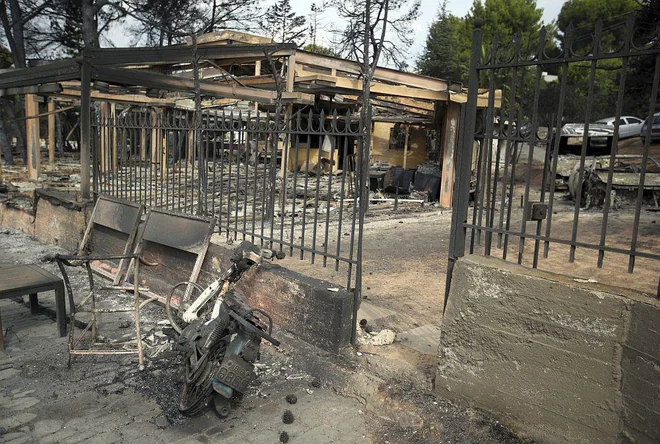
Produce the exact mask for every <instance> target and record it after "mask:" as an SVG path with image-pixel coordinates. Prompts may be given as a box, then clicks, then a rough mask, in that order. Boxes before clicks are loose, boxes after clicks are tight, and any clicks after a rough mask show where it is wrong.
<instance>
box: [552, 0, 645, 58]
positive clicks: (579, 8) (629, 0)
mask: <svg viewBox="0 0 660 444" xmlns="http://www.w3.org/2000/svg"><path fill="white" fill-rule="evenodd" d="M637 10H639V3H638V2H637V1H636V0H607V1H602V0H569V1H567V2H566V3H564V5H563V6H562V8H561V11H560V12H559V16H558V17H557V26H558V27H559V29H560V30H561V31H562V32H565V31H566V29H567V28H568V25H569V24H570V23H572V24H573V26H574V27H575V34H576V38H575V43H574V45H573V50H576V51H577V50H580V49H582V48H585V47H590V46H591V35H592V33H593V31H594V24H595V23H596V21H597V20H598V19H602V20H603V28H604V32H603V36H602V45H603V46H604V48H612V47H615V46H616V45H617V44H618V43H619V42H620V41H621V39H622V37H623V33H624V30H625V27H624V26H623V23H624V22H625V20H626V16H627V15H629V14H631V13H633V14H634V13H635V12H636V11H637Z"/></svg>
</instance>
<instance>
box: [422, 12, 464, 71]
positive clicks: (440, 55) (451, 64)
mask: <svg viewBox="0 0 660 444" xmlns="http://www.w3.org/2000/svg"><path fill="white" fill-rule="evenodd" d="M459 26H461V19H460V18H458V17H455V16H453V15H452V14H450V13H448V12H447V0H445V1H443V2H442V5H440V11H439V12H438V19H437V20H436V21H435V22H433V23H432V24H431V26H430V27H429V32H428V36H427V37H426V46H425V47H424V51H423V52H422V55H421V57H420V58H419V59H418V60H417V71H418V72H419V73H420V74H424V75H427V76H433V77H438V78H441V79H447V80H454V81H457V82H464V83H465V82H466V81H467V71H468V67H467V66H466V65H465V64H464V63H461V62H462V60H461V57H460V52H459V49H460V48H459V45H460V42H459V36H458V27H459Z"/></svg>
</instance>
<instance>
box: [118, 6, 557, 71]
mask: <svg viewBox="0 0 660 444" xmlns="http://www.w3.org/2000/svg"><path fill="white" fill-rule="evenodd" d="M565 1H566V0H537V2H536V4H537V6H538V7H540V8H543V22H545V23H550V22H551V21H552V20H554V19H556V18H557V15H558V14H559V11H560V10H561V7H562V5H563V4H564V3H565ZM322 2H323V0H316V1H315V0H291V6H292V8H293V10H294V11H295V12H296V13H297V14H300V15H305V16H309V13H310V9H309V8H310V6H311V5H312V4H314V3H317V4H321V3H322ZM440 2H441V0H422V3H421V14H420V17H419V19H418V20H417V23H416V24H415V27H414V31H415V39H414V44H413V46H412V48H411V51H410V53H411V60H416V59H417V57H418V56H419V54H420V53H421V52H422V50H423V48H424V44H425V43H426V35H427V33H428V29H429V25H430V24H431V22H433V21H434V20H435V18H436V16H437V12H438V8H439V6H440ZM272 3H273V1H272V0H264V1H263V5H264V7H267V6H268V5H270V4H272ZM471 6H472V1H470V0H448V1H447V9H448V11H449V12H450V13H451V14H453V15H455V16H457V17H463V16H464V15H465V14H466V13H467V12H468V10H469V9H470V7H471ZM333 20H335V22H334V23H333ZM319 22H320V23H319V31H318V33H317V43H318V44H321V45H326V46H330V45H329V42H328V41H327V39H328V37H329V33H327V31H326V32H324V31H323V30H322V29H320V28H322V27H323V25H325V27H326V28H329V27H330V25H331V23H332V24H334V25H335V26H339V24H338V23H336V17H334V16H333V15H332V13H330V12H326V13H324V14H322V15H320V17H319ZM110 38H111V39H112V43H113V44H114V45H115V46H129V45H130V44H131V43H132V42H131V38H130V36H129V35H128V33H126V32H125V30H122V29H120V28H119V27H115V28H114V29H112V30H111V32H110Z"/></svg>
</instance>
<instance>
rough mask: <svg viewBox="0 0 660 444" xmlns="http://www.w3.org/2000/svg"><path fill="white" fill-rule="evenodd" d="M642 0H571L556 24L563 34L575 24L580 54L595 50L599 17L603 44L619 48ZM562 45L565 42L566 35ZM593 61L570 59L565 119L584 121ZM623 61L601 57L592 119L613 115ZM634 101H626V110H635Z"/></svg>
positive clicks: (575, 43)
mask: <svg viewBox="0 0 660 444" xmlns="http://www.w3.org/2000/svg"><path fill="white" fill-rule="evenodd" d="M638 10H639V3H638V2H637V1H635V0H608V1H607V2H602V1H598V0H569V1H567V2H566V3H564V5H563V6H562V9H561V11H560V13H559V16H558V19H557V25H558V27H559V29H560V31H561V32H562V33H563V35H564V36H566V35H567V30H568V29H569V25H570V24H572V25H573V27H574V29H573V33H574V37H573V41H572V44H571V50H572V51H574V52H575V53H577V54H587V53H589V52H591V51H593V33H594V30H595V23H596V22H597V21H598V20H599V19H600V20H602V23H603V31H602V35H601V39H600V47H601V48H602V49H603V50H605V51H608V50H615V49H617V48H618V47H619V46H620V45H621V43H622V41H623V38H624V35H625V29H626V28H625V22H626V20H627V18H628V16H629V15H631V14H635V13H637V11H638ZM561 41H562V47H563V46H564V42H563V39H562V40H561ZM591 65H592V63H591V62H577V63H571V64H570V65H569V68H568V79H567V81H568V88H569V89H570V91H571V93H570V94H568V95H567V96H566V102H565V105H564V120H565V121H574V122H581V121H583V120H584V118H585V115H586V111H587V102H588V98H589V80H590V75H591ZM621 67H622V62H621V60H620V59H608V60H600V61H598V63H597V65H596V71H595V74H594V83H593V94H592V99H591V100H592V104H591V118H590V120H592V121H593V120H598V119H601V118H604V117H610V116H613V115H614V113H615V110H616V97H617V94H616V92H617V90H618V88H619V79H620V75H621ZM630 105H631V102H630V101H629V100H626V103H624V110H623V112H624V114H630V113H633V114H634V110H633V108H634V107H633V106H630Z"/></svg>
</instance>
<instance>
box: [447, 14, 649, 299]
mask: <svg viewBox="0 0 660 444" xmlns="http://www.w3.org/2000/svg"><path fill="white" fill-rule="evenodd" d="M479 22H480V21H479V20H477V21H476V24H475V25H476V27H475V30H474V34H473V40H472V54H471V61H470V72H469V84H468V100H467V103H466V105H465V109H464V116H465V117H464V121H463V122H462V125H461V133H462V134H461V140H462V144H461V147H462V149H460V150H459V151H458V153H457V161H456V165H457V166H456V168H457V171H456V183H455V187H454V195H453V214H452V225H451V238H450V247H449V262H448V270H447V285H446V296H448V295H449V288H450V283H451V275H452V270H453V267H454V264H455V262H456V260H457V259H458V258H459V257H462V256H464V255H465V252H466V250H467V251H468V252H469V253H470V254H472V253H479V254H483V255H486V256H489V255H494V256H497V257H501V258H503V259H505V260H507V259H508V260H510V257H511V256H512V255H513V256H514V257H515V259H514V260H515V261H517V263H519V264H524V265H530V266H532V267H534V268H537V267H538V266H539V261H540V260H543V259H545V258H548V253H549V251H550V249H551V246H552V248H555V249H560V247H562V246H563V248H566V249H567V251H566V256H565V257H566V259H567V261H568V262H569V263H572V262H574V261H575V259H576V251H577V249H578V248H580V249H584V250H583V251H594V256H595V257H594V262H593V265H595V266H597V267H598V268H600V267H603V264H604V263H605V262H606V260H605V259H606V254H607V255H608V257H607V258H608V260H609V261H610V264H612V263H613V262H616V259H614V261H612V259H611V257H612V256H613V257H616V256H618V257H619V258H620V257H621V255H623V257H626V256H627V271H628V273H633V271H635V270H637V269H638V268H639V266H638V267H637V269H636V268H635V265H636V259H638V263H639V262H640V261H641V260H642V259H643V260H644V261H645V265H644V266H645V267H652V268H651V269H652V270H660V268H659V267H660V261H659V260H660V251H659V250H660V248H658V246H659V243H658V238H659V236H658V231H657V229H653V228H649V227H654V226H651V225H650V223H652V222H653V221H647V219H648V218H647V217H646V215H645V212H646V213H649V214H650V212H648V211H646V210H644V208H650V209H652V210H656V211H657V207H658V198H659V197H660V186H658V185H660V184H657V183H655V181H656V173H658V174H660V169H659V168H658V162H657V161H656V160H655V159H654V158H653V157H652V156H651V155H650V147H651V146H655V145H653V144H652V140H651V138H650V137H646V138H642V142H643V143H638V144H637V145H636V146H637V147H638V148H636V149H637V150H638V152H636V153H635V154H632V155H627V156H621V155H620V153H619V152H618V151H619V148H618V147H619V139H620V137H619V131H620V122H623V123H625V122H624V121H623V120H621V118H622V116H624V115H625V112H626V106H627V105H626V99H627V92H629V90H627V78H628V77H630V75H631V74H630V73H631V72H632V67H633V64H634V63H637V61H639V60H644V61H645V62H646V63H647V64H648V65H649V66H651V67H652V68H651V70H650V72H648V85H647V89H648V90H647V91H646V92H645V94H646V96H645V97H646V104H647V105H646V106H647V107H648V108H646V110H645V113H644V114H645V115H644V116H643V117H644V118H646V119H647V122H651V121H652V120H653V116H654V114H655V113H656V108H658V110H660V106H658V103H657V97H658V83H659V79H660V30H659V29H658V28H657V27H656V26H657V24H651V28H650V30H649V29H648V27H647V30H646V32H641V31H640V27H639V26H636V25H635V20H634V18H628V19H625V18H624V19H623V20H620V21H619V22H617V23H609V24H607V26H605V24H604V23H603V22H602V21H598V22H597V23H596V24H595V28H594V30H591V31H588V32H587V33H586V34H584V35H582V36H579V35H577V34H578V33H577V32H576V30H575V29H574V28H573V27H572V26H571V27H569V28H568V29H567V30H566V31H565V33H564V37H563V39H562V40H561V42H560V46H559V49H557V50H556V51H555V52H554V53H552V51H551V50H549V49H548V47H549V46H551V45H549V44H548V40H549V39H550V37H549V36H547V35H546V30H545V29H542V30H541V32H540V34H539V35H538V36H536V37H537V38H536V41H535V42H534V39H532V38H529V36H528V37H527V42H530V41H532V42H533V43H532V45H533V46H532V49H531V51H526V50H525V47H524V46H525V45H524V44H525V43H526V42H524V41H523V38H521V36H514V37H513V38H512V39H511V41H510V42H506V43H505V44H500V43H499V42H498V39H497V37H494V38H493V39H492V44H491V45H490V47H489V48H487V49H482V43H483V42H484V31H483V30H482V29H481V27H482V25H483V22H481V23H479ZM614 35H616V36H617V37H616V38H613V36H614ZM585 38H586V39H588V42H587V43H588V44H586V45H585V41H584V40H585ZM606 41H607V44H605V42H606ZM576 42H579V43H580V45H576ZM576 46H579V47H581V48H583V49H582V50H576V49H575V48H576ZM612 61H614V62H612ZM604 64H608V66H607V68H608V69H615V70H616V72H617V74H616V77H617V80H616V88H615V90H613V91H612V96H611V98H612V99H613V98H614V95H616V102H615V107H614V109H612V110H611V114H612V115H614V116H615V119H614V128H613V130H612V131H611V134H610V136H606V137H605V138H604V141H605V147H604V148H601V149H604V150H605V155H604V156H596V155H592V154H591V153H590V150H591V151H593V149H594V146H595V145H597V143H596V142H599V138H598V137H596V135H595V134H596V133H595V132H594V128H595V127H597V125H593V124H591V130H590V122H591V121H592V116H594V114H596V113H598V112H600V113H601V114H602V110H600V109H595V107H596V106H598V105H597V104H596V103H595V93H594V86H599V85H597V81H598V80H597V79H598V77H597V75H596V74H597V72H598V70H600V69H604V66H602V65H604ZM612 65H613V66H614V67H612ZM572 66H579V67H580V68H581V69H585V70H587V71H586V72H588V93H587V95H586V100H585V102H584V103H583V104H580V105H584V113H581V112H580V113H579V117H580V118H581V119H583V120H582V121H583V122H584V125H583V127H580V128H582V132H583V134H582V137H581V140H580V138H579V137H574V138H573V139H577V140H578V145H577V147H576V153H575V154H576V155H575V156H574V157H570V156H568V157H567V158H568V159H569V160H571V159H572V160H571V161H573V162H574V166H573V170H572V171H571V174H570V177H569V179H570V183H569V184H568V185H569V188H570V191H571V192H572V195H573V200H574V202H572V201H570V202H569V199H568V198H566V197H565V196H563V195H561V187H560V184H559V183H558V180H559V179H560V178H561V177H563V176H562V171H560V170H561V165H559V167H558V164H559V163H561V162H560V158H562V159H565V158H563V157H562V156H561V154H562V152H564V151H566V149H567V143H568V141H570V140H572V139H570V138H569V137H568V135H567V134H566V132H565V131H564V132H562V128H563V127H564V124H565V123H566V120H568V119H567V117H570V118H572V119H576V118H578V117H576V115H577V114H576V113H575V112H573V114H572V115H570V114H571V112H569V110H567V109H566V103H567V97H569V95H571V94H574V91H575V90H574V89H573V84H572V78H571V76H570V75H569V74H570V72H571V71H570V69H571V67H572ZM551 70H554V71H556V72H557V79H556V82H557V85H556V86H557V89H556V92H557V94H551V95H547V94H546V95H544V94H543V85H544V84H543V83H542V82H544V81H545V80H544V78H545V77H546V71H551ZM486 93H487V94H488V96H487V97H488V105H487V106H486V107H485V108H483V109H478V107H477V99H478V97H479V95H481V94H486ZM498 93H501V95H500V94H498ZM548 109H550V110H551V111H550V112H547V110H548ZM544 110H546V112H544ZM657 119H660V117H658V118H657ZM649 128H650V125H649ZM590 131H591V132H590ZM569 135H570V134H569ZM576 136H579V135H576ZM601 142H602V140H601ZM607 149H609V152H607ZM654 149H657V147H656V148H654ZM524 157H526V158H527V159H526V161H523V160H522V159H523V158H524ZM624 160H625V162H627V164H626V166H625V167H626V168H628V170H626V171H628V173H626V174H628V176H626V177H628V178H632V179H630V180H633V182H631V183H628V186H627V188H626V187H625V186H621V184H620V183H619V182H618V179H619V176H620V174H619V172H620V171H621V169H622V168H624V167H622V164H624V163H625V162H624ZM562 162H563V160H562ZM535 164H536V168H537V170H538V171H537V174H535V173H534V168H535V167H534V165H535ZM558 168H559V169H558ZM594 174H596V175H597V176H598V177H595V178H594ZM539 175H540V178H539V177H538V176H539ZM658 177H660V176H658ZM615 179H616V180H615ZM596 180H599V181H600V182H599V183H598V186H599V187H600V188H599V189H598V192H599V193H600V194H599V195H598V199H595V198H592V197H591V195H590V194H589V193H590V192H591V191H592V188H593V187H592V185H593V183H594V181H596ZM520 181H521V182H522V184H520V185H519V182H520ZM624 185H625V183H624ZM556 190H559V191H556ZM623 193H627V194H626V196H628V197H629V201H628V203H629V204H628V205H627V208H626V209H622V210H621V214H622V216H621V217H622V218H624V219H625V220H626V221H629V222H627V223H628V226H629V227H630V230H631V231H630V233H629V234H630V236H629V239H628V238H626V239H625V240H621V239H619V237H621V236H618V237H617V236H612V235H610V234H609V232H608V226H609V225H611V224H612V218H611V217H610V216H611V214H612V213H613V212H614V211H617V210H618V209H617V208H615V206H617V205H618V204H617V200H616V196H617V195H618V194H623ZM594 200H598V202H594ZM518 202H519V203H520V204H519V205H518ZM590 206H592V207H598V209H597V210H594V209H593V208H589V207H590ZM557 214H559V216H556V219H557V220H559V218H563V219H562V224H561V226H559V227H557V223H558V222H557V221H553V215H557ZM585 218H588V219H589V220H590V221H591V222H589V224H586V221H585V220H584V219H585ZM594 220H596V222H594ZM553 222H555V224H554V225H553ZM640 222H643V223H644V224H643V226H644V227H645V229H646V232H645V233H644V235H643V238H642V237H641V231H640V227H641V226H642V225H641V224H640ZM646 222H649V223H648V224H647V223H646ZM580 228H582V230H580ZM626 237H627V236H626ZM515 241H517V246H516V245H515V243H516V242H515ZM529 242H532V244H531V249H530V246H529ZM541 247H542V251H541ZM640 258H641V259H640ZM655 279H657V274H656V277H655ZM658 293H659V294H658V297H660V286H659V288H658ZM446 303H447V297H446V298H445V307H446Z"/></svg>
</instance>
